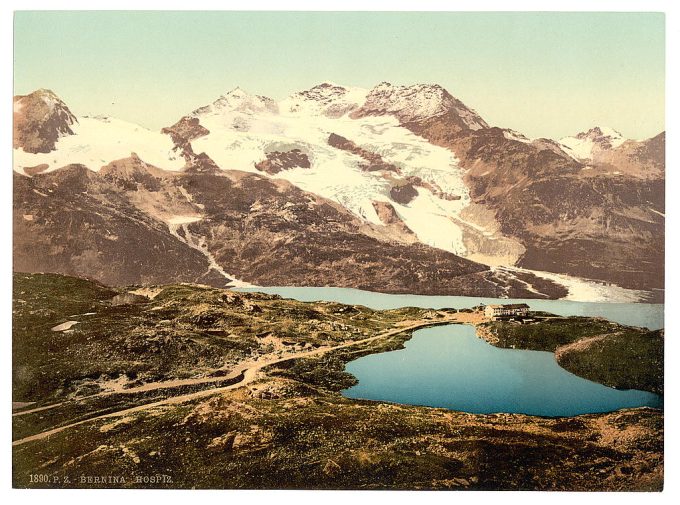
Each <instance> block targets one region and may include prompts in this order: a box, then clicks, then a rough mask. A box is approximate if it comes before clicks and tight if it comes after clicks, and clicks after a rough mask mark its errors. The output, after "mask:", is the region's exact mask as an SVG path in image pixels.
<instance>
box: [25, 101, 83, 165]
mask: <svg viewBox="0 0 680 505" xmlns="http://www.w3.org/2000/svg"><path fill="white" fill-rule="evenodd" d="M77 122H78V120H77V119H76V117H75V116H74V115H73V113H71V111H70V110H69V108H68V107H67V106H66V104H65V103H64V102H63V101H62V100H61V99H60V98H59V97H58V96H57V95H56V94H55V93H54V92H53V91H51V90H49V89H39V90H37V91H34V92H33V93H30V94H28V95H23V96H15V97H14V123H15V135H14V147H15V148H22V149H23V150H24V151H26V152H29V153H47V152H50V151H51V150H52V149H54V144H55V142H56V141H57V139H59V138H60V137H63V136H65V135H73V130H72V129H71V127H72V126H74V125H75V124H76V123H77Z"/></svg>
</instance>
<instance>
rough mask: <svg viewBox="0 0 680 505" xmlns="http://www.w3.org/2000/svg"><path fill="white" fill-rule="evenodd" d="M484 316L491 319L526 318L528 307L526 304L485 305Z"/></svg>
mask: <svg viewBox="0 0 680 505" xmlns="http://www.w3.org/2000/svg"><path fill="white" fill-rule="evenodd" d="M484 315H485V316H486V317H488V318H491V319H497V318H499V317H509V316H528V315H529V306H528V305H527V304H526V303H512V304H509V305H487V306H486V307H484Z"/></svg>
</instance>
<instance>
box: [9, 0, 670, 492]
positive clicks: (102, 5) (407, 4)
mask: <svg viewBox="0 0 680 505" xmlns="http://www.w3.org/2000/svg"><path fill="white" fill-rule="evenodd" d="M55 9H62V10H63V9H79V10H93V9H96V10H126V9H129V10H139V9H142V10H325V11H347V10H350V11H351V10H358V11H362V10H363V11H371V10H374V11H379V10H404V11H409V10H412V11H439V10H442V11H446V10H451V11H614V12H626V11H628V12H631V11H632V12H635V11H640V12H649V11H656V12H666V35H667V48H666V131H667V132H669V133H668V135H669V136H670V138H671V139H674V138H675V134H676V133H677V132H678V131H679V129H678V127H677V125H678V112H679V109H678V99H677V92H676V91H675V90H678V89H680V80H679V79H678V72H677V66H676V64H675V62H677V61H678V54H677V50H678V48H679V45H678V38H679V35H680V25H679V23H678V20H679V19H680V9H679V8H678V7H677V2H673V1H670V0H669V1H662V0H648V1H640V0H618V1H604V0H600V1H594V0H571V1H563V0H558V1H551V2H546V1H545V0H544V1H536V0H533V1H529V0H525V1H512V2H507V1H506V2H504V1H501V0H496V1H492V0H461V1H455V2H454V1H436V0H421V1H419V2H415V1H403V0H392V1H390V2H378V1H374V0H345V1H330V2H324V3H323V4H321V3H320V2H314V1H309V0H307V1H301V0H298V1H283V2H275V1H265V0H249V1H248V2H245V3H244V2H217V1H207V0H193V1H192V2H186V0H184V1H179V0H166V1H163V2H160V1H148V0H119V1H101V2H98V3H97V5H96V7H95V6H93V2H91V1H89V2H88V1H69V2H66V1H48V0H25V1H15V0H9V1H5V2H3V4H2V7H0V41H1V42H2V44H1V46H0V47H1V53H0V54H1V57H2V66H1V67H0V68H3V69H10V68H12V33H13V31H12V30H13V26H12V11H13V10H55ZM12 88H13V86H12V76H11V73H9V72H6V71H5V72H3V77H0V89H1V91H2V93H1V96H2V97H3V99H2V100H0V113H1V117H2V118H3V121H2V123H0V128H2V136H1V137H0V138H1V139H2V146H3V148H2V151H0V153H1V154H0V156H1V158H0V159H3V160H4V161H5V163H3V166H4V168H3V172H2V179H0V180H2V181H3V183H2V184H0V191H2V194H1V195H0V201H1V202H2V204H3V206H4V207H3V212H2V213H0V226H2V228H1V229H0V232H1V233H2V235H0V236H3V237H5V238H6V239H5V240H4V243H3V244H2V247H1V248H0V261H1V266H0V269H1V270H0V272H2V274H3V275H4V276H3V277H2V278H3V279H4V280H5V282H4V283H3V284H2V288H0V297H1V299H0V307H2V309H3V312H2V318H1V319H0V324H1V325H2V326H0V327H1V328H2V330H3V331H2V332H0V335H2V337H3V339H4V341H3V343H4V345H5V347H4V349H3V351H4V352H2V354H1V358H0V359H2V369H3V370H4V377H3V381H2V387H1V391H2V395H1V396H0V399H1V400H0V401H1V402H2V403H1V405H5V409H6V410H5V412H6V413H5V416H3V417H2V423H1V425H2V438H1V439H0V440H3V441H4V443H5V444H6V445H5V447H6V451H5V452H4V453H2V454H1V455H0V461H1V462H2V465H1V466H0V482H1V483H2V484H1V485H0V493H2V495H4V496H3V497H4V498H5V501H4V503H19V502H21V503H41V504H43V505H44V503H45V502H55V501H56V502H57V503H61V502H64V503H66V502H67V503H70V504H74V503H88V504H91V503H97V504H98V505H104V504H109V503H111V504H114V503H115V504H116V505H120V504H121V502H123V503H129V502H132V503H137V502H141V501H142V500H145V501H148V500H151V501H156V500H159V501H160V500H162V501H163V502H166V503H168V504H174V503H178V504H179V503H181V504H183V505H184V504H185V503H186V502H187V501H188V500H191V501H196V500H197V499H198V500H200V499H203V500H206V501H214V502H219V503H229V502H232V501H233V502H237V501H238V502H241V503H245V502H250V503H259V502H263V503H264V502H267V503H280V502H283V503H288V502H290V503H296V504H300V503H319V502H323V503H327V502H330V503H341V502H345V501H347V500H351V501H352V502H355V501H357V500H358V501H359V502H369V501H375V500H383V499H384V500H389V501H390V502H391V503H396V504H401V503H404V504H407V503H408V504H409V505H412V504H414V503H420V502H421V501H428V502H433V503H449V502H450V501H456V502H473V501H474V502H475V503H476V502H479V501H480V500H481V501H482V502H484V501H486V500H496V501H501V500H502V501H503V502H510V503H520V502H521V503H522V504H533V503H544V502H545V501H553V502H556V503H560V502H562V503H567V502H569V503H571V502H573V501H574V500H578V501H579V502H581V501H586V502H595V500H597V502H609V501H612V502H613V501H616V502H617V503H619V504H628V503H631V504H633V503H635V504H636V505H637V504H638V503H639V502H640V501H641V500H644V501H651V502H663V503H666V502H669V501H670V500H673V501H676V500H677V498H678V496H679V495H680V493H679V492H678V491H679V490H680V483H679V482H678V479H677V477H676V476H679V475H680V472H679V471H678V469H679V468H678V438H679V437H678V435H679V432H680V428H679V426H680V423H678V416H677V402H676V401H675V400H674V398H676V397H677V396H678V393H677V385H678V380H677V378H678V377H677V374H676V373H675V369H676V368H677V367H676V366H674V365H675V358H676V357H678V342H679V339H680V337H679V336H678V331H677V330H678V317H677V313H678V311H676V310H675V308H676V307H677V306H678V305H677V302H678V294H677V289H676V288H675V286H674V285H673V284H672V280H673V279H678V278H680V277H678V275H677V274H678V271H679V267H678V266H677V263H676V262H673V261H667V262H666V331H667V334H668V335H669V339H668V342H667V344H666V363H667V364H669V366H667V370H666V391H667V395H666V409H665V410H666V426H667V427H670V429H669V430H667V433H666V437H665V440H666V464H665V486H666V487H665V491H664V492H663V493H650V494H639V493H598V494H591V493H585V494H582V493H579V494H576V493H537V492H493V493H491V492H488V493H455V494H449V493H447V492H432V493H422V492H419V493H413V492H380V493H376V492H310V491H263V492H257V491H201V492H198V493H192V494H188V493H189V492H188V491H173V492H167V491H154V490H147V491H128V490H112V491H101V490H80V491H78V490H63V491H49V490H30V491H22V490H11V489H10V487H11V450H10V442H9V441H10V439H11V420H10V416H9V404H10V401H11V369H12V367H11V352H10V342H11V339H10V335H11V314H10V307H11V261H12V260H11V257H12V249H11V202H12V182H11V177H12V169H11V165H12V162H11V148H10V145H11V140H10V139H11V120H10V119H9V118H11V117H12V115H11V113H10V103H11V100H10V95H11V94H13V93H12ZM677 145H678V143H677V142H675V141H673V140H671V141H670V142H669V143H668V144H667V149H668V150H667V161H666V166H667V167H668V170H667V195H668V197H669V198H668V201H667V209H666V215H667V233H666V242H667V247H666V256H667V257H668V258H671V259H674V258H680V248H679V246H678V240H677V233H676V229H677V228H676V225H677V216H678V212H677V211H678V202H679V201H680V199H678V198H675V196H676V195H677V194H678V193H677V192H676V191H677V190H680V186H679V185H678V180H679V177H678V174H677V171H678V170H680V165H679V163H678V161H679V156H678V148H677Z"/></svg>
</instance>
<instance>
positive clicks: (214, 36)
mask: <svg viewBox="0 0 680 505" xmlns="http://www.w3.org/2000/svg"><path fill="white" fill-rule="evenodd" d="M14 23H15V32H14V93H15V94H26V93H30V92H31V91H33V90H35V89H38V88H48V89H51V90H53V91H54V92H55V93H57V94H58V95H59V96H60V97H61V98H62V99H63V100H64V101H65V102H66V103H67V105H68V106H69V108H70V109H71V110H72V111H73V112H74V113H75V114H76V115H88V114H91V115H96V114H105V115H110V116H114V117H117V118H120V119H124V120H127V121H132V122H135V123H138V124H141V125H143V126H145V127H147V128H151V129H160V128H161V127H164V126H168V125H170V124H173V123H174V122H176V121H177V120H178V119H179V118H180V117H181V116H183V115H185V114H187V113H189V112H191V111H192V110H194V109H195V108H197V107H199V106H202V105H205V104H207V103H210V102H212V101H214V100H215V99H216V98H217V97H219V96H220V95H221V94H223V93H225V92H227V91H229V90H231V89H233V88H235V87H237V86H240V87H241V88H243V89H245V90H246V91H248V92H250V93H253V94H259V95H266V96H269V97H271V98H274V99H276V100H280V99H283V98H285V97H286V96H288V95H290V94H291V93H293V92H295V91H300V90H303V89H308V88H310V87H312V86H314V85H316V84H318V83H321V82H324V81H332V82H335V83H338V84H344V85H351V86H359V87H365V88H371V87H373V86H375V85H376V84H378V83H380V82H382V81H388V82H391V83H392V84H415V83H437V84H440V85H441V86H443V87H445V88H446V89H447V90H448V91H449V92H450V93H451V94H452V95H454V96H455V97H457V98H459V99H460V100H462V101H463V102H464V103H465V104H466V105H467V106H469V107H471V108H473V109H475V110H476V111H477V112H478V113H479V114H480V115H481V116H482V117H483V118H484V119H485V120H486V121H487V122H488V123H490V124H491V125H494V126H501V127H504V128H512V129H514V130H517V131H519V132H521V133H524V134H525V135H528V136H530V137H549V138H560V137H564V136H567V135H573V134H575V133H577V132H579V131H584V130H587V129H589V128H591V127H593V126H595V125H599V126H611V127H612V128H614V129H616V130H618V131H620V132H621V133H622V134H623V135H624V136H626V137H628V138H637V139H643V138H648V137H651V136H653V135H656V134H657V133H659V132H661V131H663V130H664V129H665V127H664V81H665V63H664V62H665V49H664V41H665V33H664V15H663V14H661V13H592V12H591V13H554V12H553V13H547V12H546V13H521V12H506V13H500V12H499V13H492V12H477V13H475V12H465V13H455V12H452V13H442V12H423V13H418V12H393V13H385V12H382V13H376V12H373V13H372V12H342V13H339V12H234V11H232V12H188V11H183V12H148V11H147V12H143V11H136V12H135V11H116V12H113V11H62V12H49V11H42V12H29V11H19V12H16V14H15V21H14Z"/></svg>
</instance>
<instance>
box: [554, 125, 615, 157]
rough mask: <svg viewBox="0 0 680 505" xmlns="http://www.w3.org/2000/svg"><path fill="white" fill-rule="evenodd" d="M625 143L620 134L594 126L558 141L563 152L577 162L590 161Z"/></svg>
mask: <svg viewBox="0 0 680 505" xmlns="http://www.w3.org/2000/svg"><path fill="white" fill-rule="evenodd" d="M625 141H626V138H624V136H623V135H621V133H620V132H618V131H616V130H614V129H613V128H610V127H608V126H595V127H593V128H591V129H590V130H588V131H586V132H580V133H578V134H576V135H574V136H573V137H564V138H562V139H560V144H562V146H564V147H565V151H566V152H567V153H569V154H570V155H571V156H572V157H574V158H575V159H577V160H579V161H588V160H592V159H593V157H594V156H595V154H597V153H598V152H601V151H607V150H609V149H615V148H617V147H619V146H620V145H621V144H623V143H624V142H625Z"/></svg>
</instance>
